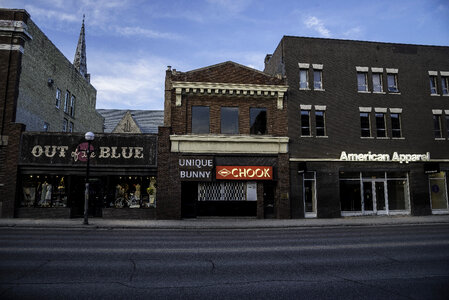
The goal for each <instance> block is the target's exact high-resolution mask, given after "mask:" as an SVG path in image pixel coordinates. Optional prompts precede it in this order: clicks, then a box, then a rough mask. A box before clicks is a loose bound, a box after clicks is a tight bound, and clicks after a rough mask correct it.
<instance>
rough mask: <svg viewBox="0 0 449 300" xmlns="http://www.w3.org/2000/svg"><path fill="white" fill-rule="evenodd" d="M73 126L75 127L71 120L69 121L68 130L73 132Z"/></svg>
mask: <svg viewBox="0 0 449 300" xmlns="http://www.w3.org/2000/svg"><path fill="white" fill-rule="evenodd" d="M74 128H75V125H74V124H73V122H69V130H68V132H73V129H74Z"/></svg>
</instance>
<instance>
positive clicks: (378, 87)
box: [373, 73, 383, 93]
mask: <svg viewBox="0 0 449 300" xmlns="http://www.w3.org/2000/svg"><path fill="white" fill-rule="evenodd" d="M373 92H375V93H382V92H383V88H382V73H373Z"/></svg>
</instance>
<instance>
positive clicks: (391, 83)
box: [387, 73, 399, 93]
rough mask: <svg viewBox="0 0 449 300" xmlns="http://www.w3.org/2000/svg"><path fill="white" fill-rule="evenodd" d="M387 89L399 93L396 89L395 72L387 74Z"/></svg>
mask: <svg viewBox="0 0 449 300" xmlns="http://www.w3.org/2000/svg"><path fill="white" fill-rule="evenodd" d="M387 84H388V91H389V92H390V93H399V89H398V76H397V74H393V73H389V74H387Z"/></svg>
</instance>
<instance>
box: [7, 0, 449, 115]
mask: <svg viewBox="0 0 449 300" xmlns="http://www.w3.org/2000/svg"><path fill="white" fill-rule="evenodd" d="M0 7H3V8H20V9H26V10H27V11H28V13H29V14H30V15H31V19H32V20H33V21H34V22H35V23H36V24H37V26H38V27H39V28H40V29H41V30H42V31H43V32H44V33H45V34H46V35H47V37H48V38H49V39H50V40H51V41H52V42H53V43H54V44H55V45H56V47H58V49H59V50H60V51H61V52H62V53H63V54H64V55H65V56H66V57H67V58H68V59H69V60H70V61H71V62H73V59H74V55H75V50H76V44H77V42H78V37H79V33H80V29H81V23H82V19H83V14H85V26H86V44H87V47H86V48H87V70H88V73H90V74H91V83H92V85H93V86H94V87H95V88H96V89H97V108H111V109H112V108H115V109H150V110H156V109H160V110H162V109H163V103H164V80H165V70H166V69H167V66H172V68H174V69H177V70H178V71H183V72H185V71H190V70H194V69H198V68H202V67H206V66H209V65H214V64H217V63H221V62H225V61H229V60H230V61H234V62H236V63H239V64H242V65H246V66H249V67H252V68H255V69H258V70H261V71H262V70H263V67H264V58H265V56H266V54H269V53H273V51H274V50H275V49H276V47H277V45H278V44H279V42H280V40H281V39H282V37H283V36H284V35H293V36H306V37H321V38H336V39H349V40H365V41H377V42H392V43H408V44H424V45H440V46H449V0H348V1H346V0H335V1H330V0H321V1H310V0H305V1H304V0H285V1H284V0H274V1H269V0H190V1H181V0H152V1H148V0H0ZM448 59H449V58H448Z"/></svg>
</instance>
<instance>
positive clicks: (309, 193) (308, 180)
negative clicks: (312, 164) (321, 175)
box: [303, 172, 316, 217]
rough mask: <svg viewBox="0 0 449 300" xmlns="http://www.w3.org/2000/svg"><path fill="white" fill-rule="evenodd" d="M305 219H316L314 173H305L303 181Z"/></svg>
mask: <svg viewBox="0 0 449 300" xmlns="http://www.w3.org/2000/svg"><path fill="white" fill-rule="evenodd" d="M303 191H304V211H305V213H306V217H316V172H305V173H304V179H303Z"/></svg>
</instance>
